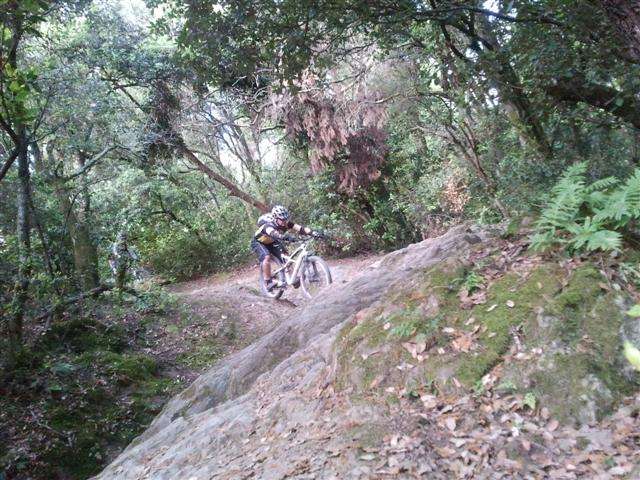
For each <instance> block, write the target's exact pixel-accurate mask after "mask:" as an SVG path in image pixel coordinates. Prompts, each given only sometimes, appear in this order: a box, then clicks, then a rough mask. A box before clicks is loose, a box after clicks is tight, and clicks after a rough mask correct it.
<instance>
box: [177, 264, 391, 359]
mask: <svg viewBox="0 0 640 480" xmlns="http://www.w3.org/2000/svg"><path fill="white" fill-rule="evenodd" d="M379 258H381V256H380V255H367V256H359V257H353V258H346V259H340V260H328V262H327V263H328V264H329V267H330V269H331V274H332V277H333V284H332V285H331V286H329V287H327V288H329V289H336V288H342V287H343V286H344V285H345V284H347V283H348V282H350V281H351V280H352V279H353V278H354V277H355V276H357V275H358V274H359V273H360V272H361V271H362V270H364V269H365V268H366V267H367V266H369V265H371V264H372V263H373V262H375V261H376V260H378V259H379ZM169 291H170V292H171V293H173V294H174V295H177V296H178V298H179V299H180V300H181V302H183V303H184V304H186V307H187V310H188V316H189V317H191V319H190V322H189V323H190V326H191V327H190V334H189V335H188V336H193V339H194V340H196V339H201V338H202V337H207V338H211V339H212V340H215V342H216V345H217V347H216V352H215V358H213V357H212V358H211V363H209V364H208V365H207V363H208V362H207V361H206V356H205V358H202V359H201V360H199V361H198V362H197V363H198V366H199V367H200V368H201V369H202V368H206V367H207V366H211V364H213V363H215V361H216V360H217V359H219V358H221V357H223V356H226V355H228V354H230V353H233V352H235V351H237V350H240V349H242V348H244V347H246V346H247V345H249V344H251V343H253V342H254V341H256V340H257V339H259V338H260V337H262V336H264V335H265V334H266V333H268V332H269V331H271V330H272V329H273V328H274V327H275V326H277V325H278V323H279V322H280V320H281V319H282V318H284V317H286V316H288V315H289V314H290V313H291V312H292V311H295V310H296V309H299V308H300V307H302V306H304V305H307V304H308V303H310V302H313V299H311V300H309V299H307V298H305V297H304V295H303V293H302V291H301V290H300V289H294V288H288V289H287V290H286V291H285V293H284V295H283V297H282V298H281V299H280V300H273V299H270V298H266V297H264V296H263V295H262V293H261V292H260V289H259V286H258V266H257V264H256V265H250V266H247V267H244V268H241V269H238V270H235V271H232V272H227V273H221V274H217V275H212V276H209V277H203V278H199V279H197V280H191V281H188V282H183V283H179V284H176V285H173V286H172V287H169ZM183 340H185V338H184V337H183ZM205 355H206V352H205Z"/></svg>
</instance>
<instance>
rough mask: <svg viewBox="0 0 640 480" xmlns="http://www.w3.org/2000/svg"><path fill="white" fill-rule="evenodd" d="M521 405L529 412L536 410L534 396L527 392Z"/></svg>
mask: <svg viewBox="0 0 640 480" xmlns="http://www.w3.org/2000/svg"><path fill="white" fill-rule="evenodd" d="M523 403H524V404H525V405H526V406H527V407H529V408H530V409H531V410H535V409H536V403H537V402H536V396H535V395H534V394H533V393H532V392H527V393H526V394H525V396H524V401H523Z"/></svg>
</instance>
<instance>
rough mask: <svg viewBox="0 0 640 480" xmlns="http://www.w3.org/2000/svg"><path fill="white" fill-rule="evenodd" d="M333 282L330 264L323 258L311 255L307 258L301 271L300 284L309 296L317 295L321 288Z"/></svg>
mask: <svg viewBox="0 0 640 480" xmlns="http://www.w3.org/2000/svg"><path fill="white" fill-rule="evenodd" d="M331 282H332V279H331V271H330V270H329V265H327V263H326V262H325V261H324V260H323V259H321V258H320V257H316V256H311V257H309V258H307V259H306V260H305V262H304V264H303V265H302V271H301V272H300V285H301V286H302V291H303V292H304V294H305V296H306V297H307V298H313V297H315V296H317V295H318V293H319V292H320V290H321V289H322V288H323V287H326V286H327V285H329V284H331Z"/></svg>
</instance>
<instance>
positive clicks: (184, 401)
mask: <svg viewBox="0 0 640 480" xmlns="http://www.w3.org/2000/svg"><path fill="white" fill-rule="evenodd" d="M491 235H492V234H491V233H490V232H487V231H483V230H481V229H479V228H477V227H464V226H461V227H457V228H454V229H452V230H450V231H449V232H448V233H446V234H445V235H443V236H441V237H438V238H434V239H429V240H425V241H423V242H421V243H418V244H414V245H411V246H409V247H407V248H405V249H402V250H399V251H396V252H393V253H391V254H389V255H386V256H385V257H383V258H382V259H381V260H380V261H378V262H376V263H375V264H373V265H371V266H370V267H368V268H367V269H365V270H364V271H363V272H362V274H361V275H360V276H358V277H356V278H355V279H354V280H352V281H351V282H349V283H347V284H346V285H334V286H331V287H329V288H328V289H326V290H325V291H324V292H323V294H322V296H321V297H320V298H319V299H318V300H317V301H315V302H313V303H311V304H309V305H307V306H306V307H305V308H304V309H303V310H301V311H295V312H293V314H291V315H290V316H289V317H288V318H286V319H285V320H284V321H283V322H282V323H281V324H280V325H279V326H278V327H276V328H275V329H274V330H273V331H271V332H270V333H269V334H267V335H265V336H264V337H262V338H261V339H260V340H258V341H257V342H255V343H254V344H252V345H250V346H248V347H247V348H245V349H244V350H242V351H240V352H237V353H236V354H233V355H231V356H230V357H228V358H226V359H224V360H222V361H220V362H219V363H218V364H217V365H216V366H215V367H213V368H212V369H211V370H209V371H208V372H207V373H205V374H203V375H202V376H201V377H199V378H198V379H197V380H196V381H195V382H194V383H193V384H192V385H191V386H190V387H189V388H188V389H186V390H185V391H184V392H182V393H181V394H179V395H177V396H176V397H174V398H173V399H172V400H171V401H170V402H169V403H168V404H167V405H166V407H165V408H164V410H163V411H162V412H161V413H160V414H159V415H158V417H157V418H156V419H155V420H154V421H153V423H152V424H151V426H150V427H149V429H148V430H147V431H146V432H144V433H143V434H142V435H141V436H140V437H138V438H137V439H136V440H135V441H134V442H133V443H132V444H131V445H130V446H129V447H128V448H127V449H126V450H125V451H124V452H123V453H122V454H121V455H120V456H119V457H118V458H117V459H116V460H115V461H114V462H113V463H112V464H110V465H109V466H108V467H107V468H106V469H105V470H104V471H103V472H102V473H101V474H100V475H99V476H98V477H97V478H100V479H142V478H153V479H178V478H179V479H205V478H207V479H208V478H216V479H217V478H229V479H239V478H261V479H269V478H286V477H287V476H294V477H296V478H360V477H361V476H366V475H368V474H370V473H371V467H370V466H368V464H367V462H366V459H365V461H363V460H362V459H359V458H358V457H357V453H356V452H355V450H353V449H350V448H349V445H350V444H351V443H352V442H353V441H354V439H355V438H358V437H361V436H363V435H364V436H367V435H374V436H375V434H376V433H375V432H376V425H377V424H378V423H379V422H381V423H384V418H383V416H382V414H381V413H380V412H376V411H375V408H376V407H374V406H371V407H364V406H362V405H355V404H352V403H351V402H349V401H348V399H347V398H345V397H343V396H342V395H335V394H334V393H333V391H332V387H331V375H332V372H333V370H334V366H335V356H334V353H335V352H334V351H333V343H334V340H335V338H336V335H337V334H338V332H339V331H340V328H341V327H342V325H344V323H345V322H347V321H349V320H350V319H351V318H353V315H354V314H356V313H357V312H359V311H360V310H362V309H364V308H367V307H370V306H371V305H372V304H375V302H376V301H377V300H378V298H379V297H380V296H382V295H383V294H384V293H385V292H387V291H388V290H390V289H400V288H402V283H403V281H405V279H406V277H408V276H409V275H410V272H411V271H413V270H419V269H424V268H427V267H429V266H432V265H434V264H436V263H438V262H440V261H442V260H443V259H445V258H447V257H450V256H454V255H459V254H462V253H464V252H465V251H466V250H467V249H468V248H469V247H470V246H471V245H473V244H476V243H478V242H481V241H483V240H486V239H487V238H488V237H490V236H491ZM328 412H332V413H331V415H329V414H328ZM336 412H339V413H336ZM338 451H340V452H342V454H340V455H337V454H336V455H334V454H333V452H338ZM311 452H316V454H315V455H313V456H311ZM317 452H321V454H318V453H317ZM434 478H435V477H434Z"/></svg>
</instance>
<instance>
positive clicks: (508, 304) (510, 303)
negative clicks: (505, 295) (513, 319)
mask: <svg viewBox="0 0 640 480" xmlns="http://www.w3.org/2000/svg"><path fill="white" fill-rule="evenodd" d="M506 305H507V307H509V308H513V307H515V306H516V304H515V302H514V301H513V300H507V303H506Z"/></svg>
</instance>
